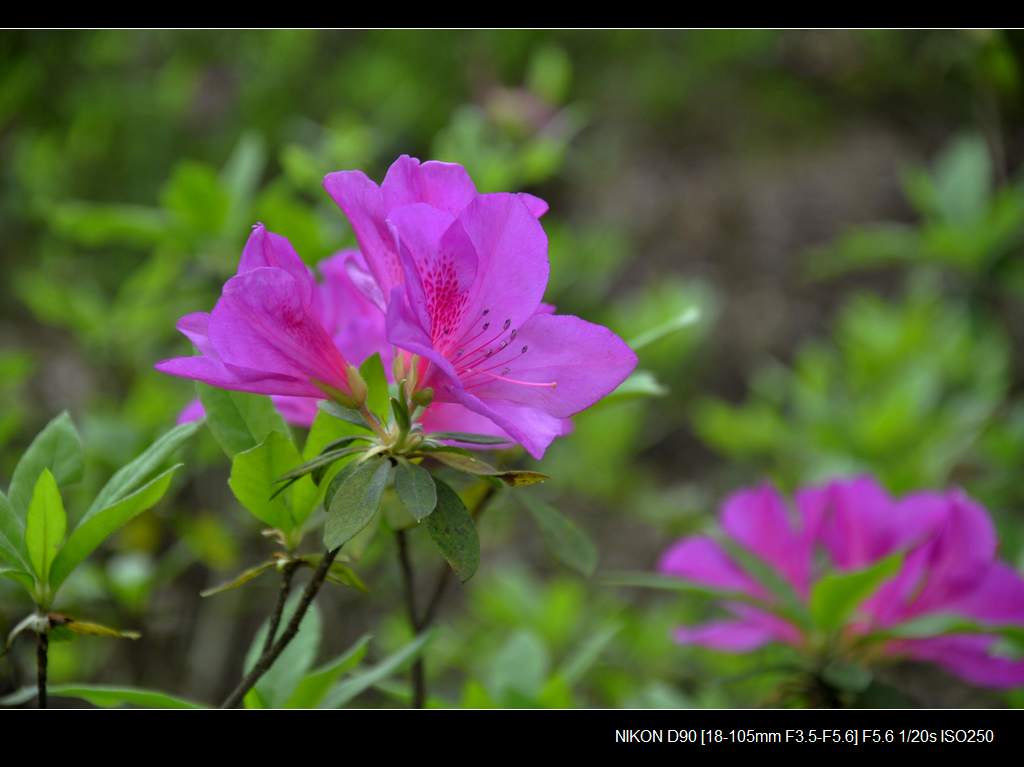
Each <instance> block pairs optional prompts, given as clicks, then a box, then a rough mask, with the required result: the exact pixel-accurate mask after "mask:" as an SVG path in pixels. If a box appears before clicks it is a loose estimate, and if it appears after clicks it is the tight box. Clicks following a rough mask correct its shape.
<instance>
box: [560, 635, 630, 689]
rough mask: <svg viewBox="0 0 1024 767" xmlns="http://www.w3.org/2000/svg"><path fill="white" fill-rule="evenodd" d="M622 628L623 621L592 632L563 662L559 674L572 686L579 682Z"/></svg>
mask: <svg viewBox="0 0 1024 767" xmlns="http://www.w3.org/2000/svg"><path fill="white" fill-rule="evenodd" d="M622 628H623V626H622V624H621V623H613V624H610V625H607V626H604V627H603V628H601V629H599V630H598V631H596V632H594V633H592V634H590V635H589V636H588V637H587V639H586V640H585V641H584V642H583V644H582V645H580V646H579V647H578V648H577V649H576V650H575V651H574V652H573V653H572V655H571V656H570V657H569V658H568V659H567V660H566V661H565V663H563V664H562V667H561V668H560V669H559V670H558V676H559V677H561V678H562V679H563V680H564V681H565V683H566V684H567V685H569V686H570V687H572V686H574V685H576V684H578V683H579V682H580V680H581V679H583V677H584V676H585V675H586V673H587V671H589V670H590V668H591V667H592V666H593V665H594V664H595V663H596V662H597V659H598V658H600V657H601V653H603V652H604V651H605V649H606V648H607V647H608V645H610V644H611V643H612V640H613V639H615V637H616V636H617V635H618V634H619V632H620V631H621V630H622Z"/></svg>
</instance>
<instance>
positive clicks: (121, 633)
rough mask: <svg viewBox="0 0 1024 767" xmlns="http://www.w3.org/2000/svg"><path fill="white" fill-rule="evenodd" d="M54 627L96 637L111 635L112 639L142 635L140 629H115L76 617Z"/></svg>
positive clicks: (132, 637) (134, 637)
mask: <svg viewBox="0 0 1024 767" xmlns="http://www.w3.org/2000/svg"><path fill="white" fill-rule="evenodd" d="M53 626H54V628H62V629H66V630H68V631H70V632H72V633H74V634H81V635H83V636H94V637H109V638H110V639H139V638H141V637H142V634H140V633H139V632H138V631H130V630H126V629H115V628H111V627H110V626H104V625H103V624H101V623H91V622H89V621H80V620H74V619H70V618H69V619H65V620H64V621H62V622H60V623H54V624H53Z"/></svg>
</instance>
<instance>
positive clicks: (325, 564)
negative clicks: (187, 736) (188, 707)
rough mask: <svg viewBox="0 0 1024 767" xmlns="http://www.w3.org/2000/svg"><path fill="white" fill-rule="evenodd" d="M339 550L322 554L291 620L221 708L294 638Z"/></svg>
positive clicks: (230, 703) (234, 703) (246, 688)
mask: <svg viewBox="0 0 1024 767" xmlns="http://www.w3.org/2000/svg"><path fill="white" fill-rule="evenodd" d="M339 551H341V546H338V547H337V548H335V549H331V550H330V551H328V552H327V553H326V554H324V556H323V559H321V560H320V564H319V565H317V568H316V570H314V571H313V577H312V578H310V579H309V583H307V584H306V589H305V591H303V592H302V599H301V600H299V605H298V607H296V608H295V613H294V614H293V615H292V617H291V620H290V621H288V625H287V626H285V629H284V633H282V634H281V636H280V638H279V639H278V640H277V641H276V642H274V645H273V647H271V648H270V652H265V653H263V654H262V655H261V656H260V659H259V660H258V661H256V663H255V665H254V666H253V667H252V668H251V669H250V670H249V673H248V674H246V675H245V678H244V679H242V681H241V682H239V683H238V686H237V687H236V688H235V689H234V691H233V692H232V693H231V694H230V695H229V696H228V697H227V699H226V700H225V701H224V702H223V703H222V704H221V708H234V707H235V706H237V705H238V704H239V703H241V702H242V699H243V698H244V697H245V694H246V693H247V692H249V690H251V689H252V687H253V685H255V684H256V682H258V681H259V680H260V677H262V676H263V675H264V674H265V673H267V671H268V670H269V669H270V667H271V666H273V665H274V661H276V660H277V658H278V656H280V655H281V653H282V652H284V648H285V647H287V646H288V643H289V642H291V641H292V639H294V638H295V635H296V634H297V633H299V626H300V625H301V623H302V619H303V617H304V616H305V615H306V611H307V610H309V606H310V605H311V604H313V599H314V598H315V597H316V594H317V592H318V591H320V587H321V586H323V585H324V580H325V579H326V578H327V572H328V571H329V570H330V569H331V565H332V564H334V558H335V557H336V556H338V552H339Z"/></svg>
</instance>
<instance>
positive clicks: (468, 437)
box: [430, 431, 509, 445]
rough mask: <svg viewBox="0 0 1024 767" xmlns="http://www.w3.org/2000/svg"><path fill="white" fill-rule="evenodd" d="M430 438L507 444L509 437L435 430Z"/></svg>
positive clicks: (468, 442) (473, 443) (470, 442)
mask: <svg viewBox="0 0 1024 767" xmlns="http://www.w3.org/2000/svg"><path fill="white" fill-rule="evenodd" d="M430 438H431V439H434V440H445V441H448V442H462V443H464V444H466V445H507V444H509V440H508V438H507V437H492V436H490V435H488V434H470V433H468V432H463V431H433V432H431V433H430Z"/></svg>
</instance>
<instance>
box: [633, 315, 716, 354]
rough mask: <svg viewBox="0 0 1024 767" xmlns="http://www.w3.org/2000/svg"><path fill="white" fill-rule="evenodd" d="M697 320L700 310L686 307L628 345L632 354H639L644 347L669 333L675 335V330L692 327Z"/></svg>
mask: <svg viewBox="0 0 1024 767" xmlns="http://www.w3.org/2000/svg"><path fill="white" fill-rule="evenodd" d="M699 319H700V309H698V308H697V307H696V306H688V307H687V308H686V309H684V310H683V311H681V312H679V314H677V315H675V316H674V317H672V318H671V319H669V320H667V321H665V322H663V323H662V324H660V325H657V326H656V327H653V328H651V329H650V330H645V331H644V332H643V333H641V334H640V335H638V336H634V338H633V340H632V341H630V342H629V345H630V347H631V348H632V349H633V351H634V352H639V351H640V350H641V349H643V348H644V347H646V346H650V345H651V344H653V343H655V342H657V341H660V340H661V339H662V338H664V337H665V336H667V335H669V334H670V333H675V332H676V331H677V330H682V329H683V328H685V327H689V326H690V325H693V324H694V323H696V322H697V320H699Z"/></svg>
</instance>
